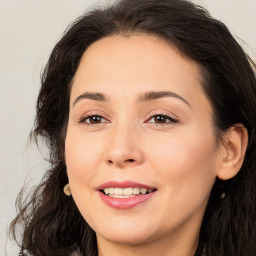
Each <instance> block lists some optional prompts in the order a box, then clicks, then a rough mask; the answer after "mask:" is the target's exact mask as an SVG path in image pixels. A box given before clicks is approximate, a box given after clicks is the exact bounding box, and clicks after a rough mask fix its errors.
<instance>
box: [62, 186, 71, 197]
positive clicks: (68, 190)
mask: <svg viewBox="0 0 256 256" xmlns="http://www.w3.org/2000/svg"><path fill="white" fill-rule="evenodd" d="M63 191H64V193H65V195H66V196H71V190H70V186H69V184H67V185H66V186H65V187H64V189H63Z"/></svg>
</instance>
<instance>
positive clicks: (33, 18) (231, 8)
mask: <svg viewBox="0 0 256 256" xmlns="http://www.w3.org/2000/svg"><path fill="white" fill-rule="evenodd" d="M145 1H146V0H145ZM110 2H113V1H107V0H101V1H97V2H96V1H92V0H91V1H89V0H44V1H39V0H0V89H1V90H0V120H1V126H0V127H1V128H0V256H4V255H8V256H9V255H10V256H12V255H18V248H17V246H16V244H15V243H14V242H13V241H12V240H10V239H9V238H8V234H7V227H8V225H9V224H10V221H11V219H12V218H13V217H14V216H15V199H16V197H17V194H18V192H19V191H20V189H21V188H22V186H23V185H24V182H25V180H26V181H27V182H28V181H29V180H31V179H32V182H33V184H34V183H37V182H39V180H40V178H41V176H42V174H43V173H44V171H45V170H46V169H47V163H45V161H44V160H43V158H42V153H38V150H37V148H36V147H35V146H31V145H30V144H29V143H28V142H27V139H28V136H29V133H30V131H31V128H32V126H33V121H34V115H35V102H36V97H37V94H38V91H39V87H40V72H41V70H42V68H43V66H44V65H45V63H46V61H47V58H48V56H49V54H50V51H51V49H52V48H53V46H54V45H55V43H56V42H57V41H58V39H59V38H60V36H61V34H62V33H63V31H64V30H65V28H66V27H67V25H68V24H69V23H70V22H71V21H72V20H74V19H75V18H77V17H78V16H79V15H80V14H82V13H83V12H84V11H85V10H86V9H87V8H89V7H91V6H94V5H98V4H99V3H110ZM194 2H196V3H198V4H200V5H203V6H205V7H206V8H207V9H208V10H209V11H210V13H211V14H212V15H213V16H214V17H216V18H218V19H220V20H221V21H223V22H224V23H225V24H226V25H227V26H228V27H229V29H230V30H231V32H232V33H233V35H235V36H236V37H237V38H240V39H243V41H240V39H238V40H239V42H240V43H241V44H242V45H243V47H244V48H245V49H246V51H247V52H248V53H250V55H251V56H252V58H253V59H254V60H255V59H256V58H255V56H256V33H255V31H256V29H255V26H256V16H255V13H256V1H255V0H194Z"/></svg>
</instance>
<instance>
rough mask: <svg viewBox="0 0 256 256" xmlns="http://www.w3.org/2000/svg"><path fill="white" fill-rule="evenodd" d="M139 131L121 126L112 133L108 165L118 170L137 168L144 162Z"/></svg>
mask: <svg viewBox="0 0 256 256" xmlns="http://www.w3.org/2000/svg"><path fill="white" fill-rule="evenodd" d="M139 137H140V136H139V131H138V129H136V128H134V127H131V126H129V125H119V127H116V129H113V130H112V131H111V135H110V138H109V145H108V148H107V150H106V152H107V157H106V160H107V164H108V165H111V166H115V167H118V168H126V167H131V166H136V165H139V164H141V163H142V162H143V161H144V158H143V152H142V145H141V144H140V139H139Z"/></svg>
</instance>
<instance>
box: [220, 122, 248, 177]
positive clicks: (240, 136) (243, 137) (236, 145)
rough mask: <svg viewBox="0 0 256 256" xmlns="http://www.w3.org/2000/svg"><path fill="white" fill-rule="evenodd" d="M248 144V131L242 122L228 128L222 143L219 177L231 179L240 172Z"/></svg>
mask: <svg viewBox="0 0 256 256" xmlns="http://www.w3.org/2000/svg"><path fill="white" fill-rule="evenodd" d="M247 145H248V132H247V129H246V128H245V127H244V126H243V125H242V124H236V125H235V126H232V127H231V128H229V129H228V131H227V132H226V133H225V134H224V136H223V142H222V145H221V159H220V160H221V161H220V165H219V168H218V170H217V176H218V178H219V179H221V180H228V179H231V178H233V177H234V176H235V175H236V174H237V173H238V172H239V170H240V169H241V167H242V164H243V161H244V156H245V152H246V148H247Z"/></svg>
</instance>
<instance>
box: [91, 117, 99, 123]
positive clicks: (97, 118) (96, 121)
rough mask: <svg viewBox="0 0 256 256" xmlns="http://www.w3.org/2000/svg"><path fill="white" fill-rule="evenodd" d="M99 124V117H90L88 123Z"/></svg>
mask: <svg viewBox="0 0 256 256" xmlns="http://www.w3.org/2000/svg"><path fill="white" fill-rule="evenodd" d="M100 122H101V117H100V116H91V117H90V123H91V124H97V123H100Z"/></svg>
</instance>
